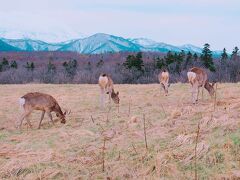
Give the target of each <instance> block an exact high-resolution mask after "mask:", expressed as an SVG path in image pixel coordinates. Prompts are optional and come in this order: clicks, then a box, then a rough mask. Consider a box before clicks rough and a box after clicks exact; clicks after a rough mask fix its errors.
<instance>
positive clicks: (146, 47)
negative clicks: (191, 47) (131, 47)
mask: <svg viewBox="0 0 240 180" xmlns="http://www.w3.org/2000/svg"><path fill="white" fill-rule="evenodd" d="M130 41H131V42H133V43H135V44H137V45H139V46H141V51H151V52H163V53H165V52H168V51H174V52H181V49H179V48H178V47H177V46H173V45H170V44H166V43H162V42H161V43H159V42H155V41H153V40H150V39H146V38H137V39H130Z"/></svg>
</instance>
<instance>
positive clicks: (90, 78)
mask: <svg viewBox="0 0 240 180" xmlns="http://www.w3.org/2000/svg"><path fill="white" fill-rule="evenodd" d="M238 52H239V49H238V47H235V48H234V49H233V51H232V53H231V54H228V53H227V52H226V49H225V48H224V49H223V51H222V53H221V56H220V57H218V58H213V53H212V51H211V50H210V45H209V44H205V45H204V48H203V50H202V53H201V54H197V53H191V52H185V51H182V52H180V53H175V52H171V51H169V52H168V53H167V54H159V53H149V52H138V53H116V54H105V55H88V56H82V55H81V57H83V58H84V59H83V60H82V59H77V58H76V57H78V56H76V55H74V58H76V59H74V58H69V60H58V59H59V58H58V57H55V56H51V57H50V58H49V59H48V60H47V61H37V60H35V61H27V59H26V61H17V60H11V56H10V57H9V56H8V57H3V58H2V60H1V61H0V83H1V84H11V83H15V84H20V83H32V82H34V83H97V80H98V77H99V74H100V73H103V72H104V73H108V74H111V76H112V78H113V80H114V81H115V82H116V83H156V82H158V79H157V75H158V74H159V72H160V71H161V70H162V69H167V70H168V71H169V72H170V74H171V82H186V81H187V79H186V74H187V71H188V69H190V68H191V67H193V66H197V67H202V68H205V69H206V70H207V71H208V73H209V78H210V80H215V81H219V82H238V81H240V57H239V55H238ZM68 57H69V56H68ZM15 58H16V57H15ZM41 58H42V59H43V58H44V57H43V56H42V55H41Z"/></svg>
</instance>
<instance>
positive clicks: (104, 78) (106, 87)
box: [98, 74, 120, 106]
mask: <svg viewBox="0 0 240 180" xmlns="http://www.w3.org/2000/svg"><path fill="white" fill-rule="evenodd" d="M98 84H99V86H100V89H101V97H100V103H101V106H103V105H104V103H105V94H109V101H111V98H112V100H113V102H114V103H115V104H119V101H120V99H119V92H117V93H115V91H114V88H113V80H112V79H111V77H110V76H109V75H107V74H101V75H100V76H99V79H98Z"/></svg>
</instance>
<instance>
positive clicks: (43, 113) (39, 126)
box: [38, 111, 45, 129]
mask: <svg viewBox="0 0 240 180" xmlns="http://www.w3.org/2000/svg"><path fill="white" fill-rule="evenodd" d="M44 115H45V111H43V112H42V115H41V119H40V122H39V125H38V129H40V128H41V123H42V120H43V118H44Z"/></svg>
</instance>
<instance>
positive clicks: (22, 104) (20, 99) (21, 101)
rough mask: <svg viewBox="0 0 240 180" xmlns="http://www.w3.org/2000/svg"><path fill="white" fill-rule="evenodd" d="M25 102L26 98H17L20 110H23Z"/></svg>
mask: <svg viewBox="0 0 240 180" xmlns="http://www.w3.org/2000/svg"><path fill="white" fill-rule="evenodd" d="M25 102H26V100H25V99H24V98H19V106H20V110H21V111H23V109H24V104H25Z"/></svg>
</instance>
